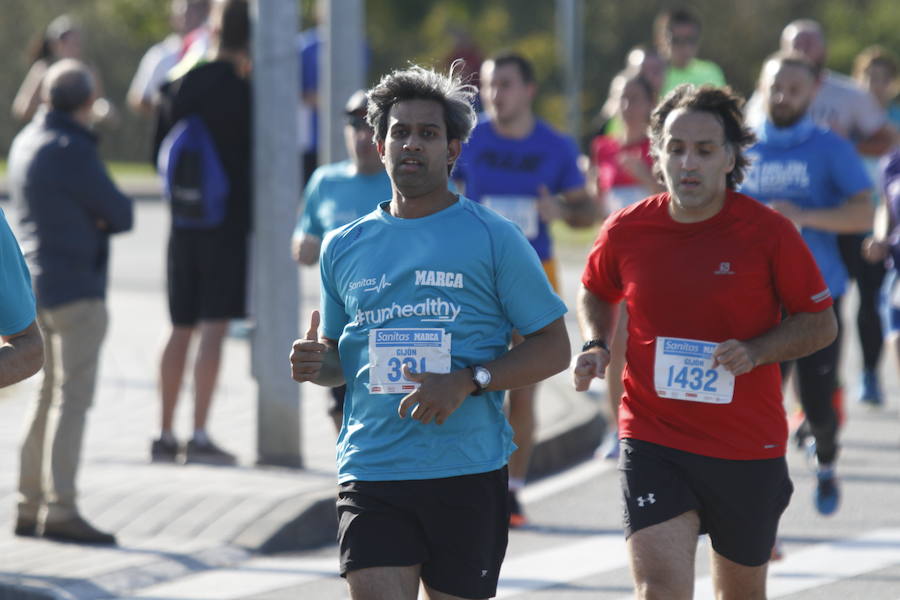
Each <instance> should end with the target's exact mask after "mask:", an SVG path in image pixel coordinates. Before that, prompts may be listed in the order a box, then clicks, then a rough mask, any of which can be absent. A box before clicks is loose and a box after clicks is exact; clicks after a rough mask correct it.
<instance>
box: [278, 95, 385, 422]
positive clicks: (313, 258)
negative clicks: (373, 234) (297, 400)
mask: <svg viewBox="0 0 900 600" xmlns="http://www.w3.org/2000/svg"><path fill="white" fill-rule="evenodd" d="M344 113H345V114H346V115H347V124H346V125H344V143H345V144H346V146H347V154H348V156H349V157H350V158H349V159H347V160H344V161H341V162H337V163H333V164H330V165H323V166H321V167H319V168H318V169H316V170H315V172H314V173H313V174H312V176H311V177H310V178H309V182H307V184H306V186H305V188H304V190H303V200H304V203H303V213H302V214H301V215H300V218H299V219H298V220H297V227H296V229H295V230H294V237H293V239H292V240H291V254H292V255H293V257H294V260H296V261H297V262H299V263H300V264H301V265H314V264H317V263H318V262H319V251H320V249H321V246H322V239H323V238H324V237H325V234H326V233H328V232H329V231H332V230H334V229H337V228H338V227H341V226H342V225H346V224H347V223H349V222H350V221H355V220H356V219H358V218H359V217H361V216H363V215H365V214H366V213H368V212H371V211H372V209H373V208H375V207H376V206H377V205H378V203H379V202H382V201H384V200H387V199H388V198H390V197H391V180H390V179H388V176H387V173H385V172H384V165H382V164H381V158H380V157H379V156H378V152H377V151H376V150H375V144H374V143H373V142H372V133H373V132H372V128H371V127H369V124H368V123H367V122H366V92H365V91H364V90H357V91H356V92H354V93H353V94H352V95H351V96H350V99H349V100H347V105H346V106H345V107H344ZM330 391H331V404H330V406H329V407H328V414H329V415H330V416H331V418H332V420H333V421H334V426H335V429H337V430H338V431H340V429H341V423H342V422H343V420H344V394H345V392H346V387H345V386H343V385H341V386H338V387H334V388H331V390H330Z"/></svg>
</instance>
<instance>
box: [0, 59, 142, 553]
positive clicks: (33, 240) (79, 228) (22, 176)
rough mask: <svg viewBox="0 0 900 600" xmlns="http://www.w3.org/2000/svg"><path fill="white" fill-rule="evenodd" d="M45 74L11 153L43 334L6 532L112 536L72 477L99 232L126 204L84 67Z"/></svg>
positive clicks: (94, 354) (118, 224)
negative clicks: (83, 504) (40, 100)
mask: <svg viewBox="0 0 900 600" xmlns="http://www.w3.org/2000/svg"><path fill="white" fill-rule="evenodd" d="M43 79H44V83H43V90H44V92H43V95H44V102H46V103H47V104H48V106H49V110H48V111H47V112H43V111H42V112H39V113H38V114H36V115H35V117H34V119H33V120H32V121H31V123H29V124H28V126H27V127H25V129H23V130H22V131H21V132H20V133H19V135H17V136H16V139H15V140H14V141H13V144H12V147H11V149H10V154H9V189H10V197H11V199H12V201H13V202H14V203H15V204H16V206H17V208H18V210H19V213H20V221H21V225H22V231H23V232H24V234H23V239H22V243H23V246H24V247H25V255H26V257H27V259H28V261H29V263H30V266H31V272H32V273H33V275H34V288H35V291H36V296H37V306H38V315H37V318H38V323H39V324H40V326H41V329H42V330H43V332H44V335H45V336H46V338H47V344H46V347H45V358H44V379H43V382H42V383H41V388H40V392H39V394H38V397H37V399H36V402H35V403H34V404H33V406H32V408H31V411H30V415H29V417H28V421H27V423H28V425H27V429H26V434H25V438H24V440H23V441H22V449H21V467H20V471H19V503H18V516H17V519H16V528H15V533H16V535H26V536H29V535H36V534H37V533H43V535H44V536H45V537H49V538H54V539H60V540H68V541H75V542H87V543H101V544H114V543H115V537H114V536H113V535H112V534H109V533H105V532H103V531H100V530H98V529H96V528H95V527H94V526H93V525H91V524H90V523H88V522H87V521H86V520H85V519H84V518H83V517H82V516H81V515H80V514H79V511H78V507H77V504H76V486H75V480H76V476H77V474H78V463H79V460H80V456H81V446H82V438H83V435H84V428H85V423H86V421H87V411H88V409H89V408H90V406H91V403H92V402H93V398H94V387H95V383H96V379H97V368H98V363H99V359H100V347H101V345H102V343H103V338H104V337H105V335H106V328H107V322H108V317H107V312H106V301H105V296H106V287H107V270H108V267H109V237H110V235H111V234H114V233H120V232H124V231H128V230H129V229H131V226H132V219H133V206H132V201H131V200H130V199H129V198H128V197H126V196H125V195H123V194H122V192H120V191H119V190H118V189H117V188H116V186H115V184H114V183H113V182H112V180H111V179H110V177H109V175H108V174H107V172H106V169H105V168H104V166H103V163H102V162H101V160H100V156H99V154H98V153H97V138H96V137H95V136H94V134H93V133H91V130H90V129H91V123H92V119H93V112H92V107H93V104H94V100H95V98H96V88H95V87H94V80H93V76H92V74H91V70H90V69H89V68H88V67H86V66H85V65H84V64H83V63H81V62H80V61H77V60H74V59H63V60H60V61H58V62H56V63H55V64H53V65H52V66H51V67H50V68H49V69H48V70H47V73H46V76H45V77H44V78H43Z"/></svg>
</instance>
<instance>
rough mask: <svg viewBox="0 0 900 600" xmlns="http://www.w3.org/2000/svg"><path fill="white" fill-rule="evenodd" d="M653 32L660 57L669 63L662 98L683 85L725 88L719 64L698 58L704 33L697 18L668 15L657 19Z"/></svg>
mask: <svg viewBox="0 0 900 600" xmlns="http://www.w3.org/2000/svg"><path fill="white" fill-rule="evenodd" d="M653 30H654V33H655V36H656V46H657V48H658V49H659V53H660V55H661V56H662V57H663V58H665V59H666V61H667V62H668V66H667V68H666V76H665V79H664V80H663V86H662V90H661V91H660V97H663V96H665V95H666V94H668V93H669V92H671V91H672V90H674V89H675V88H676V87H678V86H679V85H680V84H682V83H691V84H694V85H703V84H704V83H709V84H712V85H716V86H722V85H725V76H724V75H723V74H722V69H720V68H719V66H718V65H717V64H716V63H714V62H712V61H708V60H701V59H699V58H697V51H698V50H699V49H700V33H701V25H700V18H699V17H698V16H697V15H695V14H694V13H692V12H690V11H688V10H686V9H676V10H668V11H665V12H663V13H660V14H659V16H657V17H656V20H655V21H654V23H653Z"/></svg>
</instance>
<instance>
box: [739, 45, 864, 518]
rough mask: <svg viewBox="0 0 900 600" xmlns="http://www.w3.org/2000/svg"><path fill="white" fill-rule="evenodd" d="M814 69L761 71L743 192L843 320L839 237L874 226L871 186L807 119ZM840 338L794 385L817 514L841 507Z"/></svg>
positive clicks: (791, 59) (803, 367)
mask: <svg viewBox="0 0 900 600" xmlns="http://www.w3.org/2000/svg"><path fill="white" fill-rule="evenodd" d="M817 87H818V85H817V81H816V74H815V67H814V65H813V64H812V63H811V62H810V61H809V60H808V59H807V58H805V57H804V56H802V55H800V54H796V53H793V54H776V55H774V56H773V57H770V58H769V59H768V60H767V61H766V63H765V64H764V66H763V69H762V74H761V75H760V84H759V89H760V93H761V94H762V97H763V99H764V103H765V107H766V112H767V117H766V120H765V121H764V123H763V124H762V125H760V126H758V127H757V130H756V135H757V138H758V140H759V141H758V142H757V143H756V144H755V145H754V146H752V147H751V148H750V149H749V150H748V151H747V157H748V158H749V159H750V161H751V167H750V169H749V170H748V171H747V177H746V178H745V179H744V183H743V185H742V187H741V191H742V192H743V193H745V194H748V195H751V196H753V197H754V198H756V199H758V200H759V201H761V202H764V203H766V204H768V205H769V206H771V207H772V208H773V209H775V210H776V211H778V212H780V213H781V214H782V215H784V216H785V217H787V218H788V219H790V220H792V221H793V222H794V224H795V225H796V226H797V227H798V228H799V229H800V233H801V234H802V236H803V240H804V241H805V242H806V245H807V246H808V247H809V249H810V251H811V252H812V255H813V257H814V258H815V259H816V264H817V265H818V267H819V270H820V271H821V272H822V277H823V278H824V279H825V283H826V284H827V285H828V289H829V290H830V291H831V296H832V297H833V299H834V306H835V313H837V314H838V315H840V301H841V297H842V296H843V294H844V292H845V290H846V287H847V270H846V268H845V267H844V263H843V261H842V260H841V254H840V251H839V249H838V243H837V234H839V233H854V232H862V231H867V230H869V229H871V227H872V218H873V210H872V205H871V203H870V201H869V194H870V193H871V187H872V184H871V182H870V181H869V177H868V175H867V174H866V170H865V167H864V165H863V163H862V160H861V159H860V157H859V154H857V152H856V150H855V149H854V148H853V145H852V144H851V143H850V142H849V141H847V140H845V139H843V138H842V137H840V136H839V135H837V134H836V133H834V132H832V131H829V130H826V129H823V128H820V127H818V126H817V125H816V124H815V123H814V122H813V120H812V118H811V116H810V114H809V107H810V105H811V103H812V101H813V98H814V97H815V95H816V90H817ZM839 358H840V335H839V336H838V339H837V340H835V341H834V342H833V343H831V344H830V345H828V346H826V347H825V348H822V349H821V350H819V351H817V352H814V353H813V354H811V355H809V356H806V357H803V358H800V359H798V360H797V361H795V362H796V375H797V383H798V385H797V387H798V391H799V394H798V395H799V397H800V403H801V404H802V405H803V411H804V413H805V414H806V422H807V424H808V425H807V426H805V427H808V429H809V431H810V433H812V436H813V438H814V439H815V454H816V465H817V477H818V484H817V486H816V491H815V495H814V503H815V506H816V509H817V510H818V511H819V512H820V513H822V514H825V515H828V514H832V513H834V512H835V511H836V510H837V508H838V505H839V500H840V490H839V487H838V483H837V477H836V475H835V465H836V461H837V455H838V443H837V431H838V426H839V419H838V415H836V413H835V408H834V407H833V406H832V397H833V395H834V391H835V389H836V388H837V374H838V365H839Z"/></svg>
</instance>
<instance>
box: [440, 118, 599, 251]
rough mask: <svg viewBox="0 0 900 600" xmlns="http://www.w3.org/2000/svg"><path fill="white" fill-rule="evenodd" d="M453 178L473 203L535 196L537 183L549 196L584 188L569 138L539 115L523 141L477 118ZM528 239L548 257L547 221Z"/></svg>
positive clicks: (549, 244)
mask: <svg viewBox="0 0 900 600" xmlns="http://www.w3.org/2000/svg"><path fill="white" fill-rule="evenodd" d="M453 179H455V180H457V181H463V182H465V186H466V187H465V192H466V195H467V196H468V197H469V198H471V199H472V200H475V201H476V202H485V201H486V200H489V199H491V198H498V197H500V198H502V197H504V196H505V197H532V198H537V196H538V188H539V187H540V186H541V185H545V186H547V189H548V190H549V191H550V193H551V194H560V193H562V192H567V191H569V190H573V189H576V188H582V187H584V175H583V174H582V173H581V171H580V170H579V169H578V148H577V146H576V145H575V142H574V140H572V138H570V137H568V136H564V135H562V134H560V133H557V132H556V131H554V130H553V128H551V127H550V126H549V125H547V124H546V123H544V122H543V121H541V120H540V119H536V120H535V124H534V129H533V130H532V131H531V133H530V134H528V136H527V137H525V138H522V139H510V138H505V137H502V136H500V135H499V134H497V132H496V131H495V130H494V126H493V124H492V123H491V121H490V120H488V119H484V120H482V121H481V122H480V123H479V124H478V125H477V126H476V127H475V129H474V130H473V131H472V136H471V137H470V138H469V141H468V142H466V143H465V145H464V146H463V149H462V154H461V155H460V157H459V160H458V161H456V167H455V169H454V171H453ZM529 241H530V242H531V245H532V246H533V247H534V249H535V251H536V252H537V253H538V257H539V258H540V259H541V260H548V259H550V258H552V257H553V243H552V241H551V239H550V229H549V227H548V226H547V224H546V223H544V222H543V221H539V222H538V227H537V232H536V235H534V236H533V237H531V238H530V239H529Z"/></svg>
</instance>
